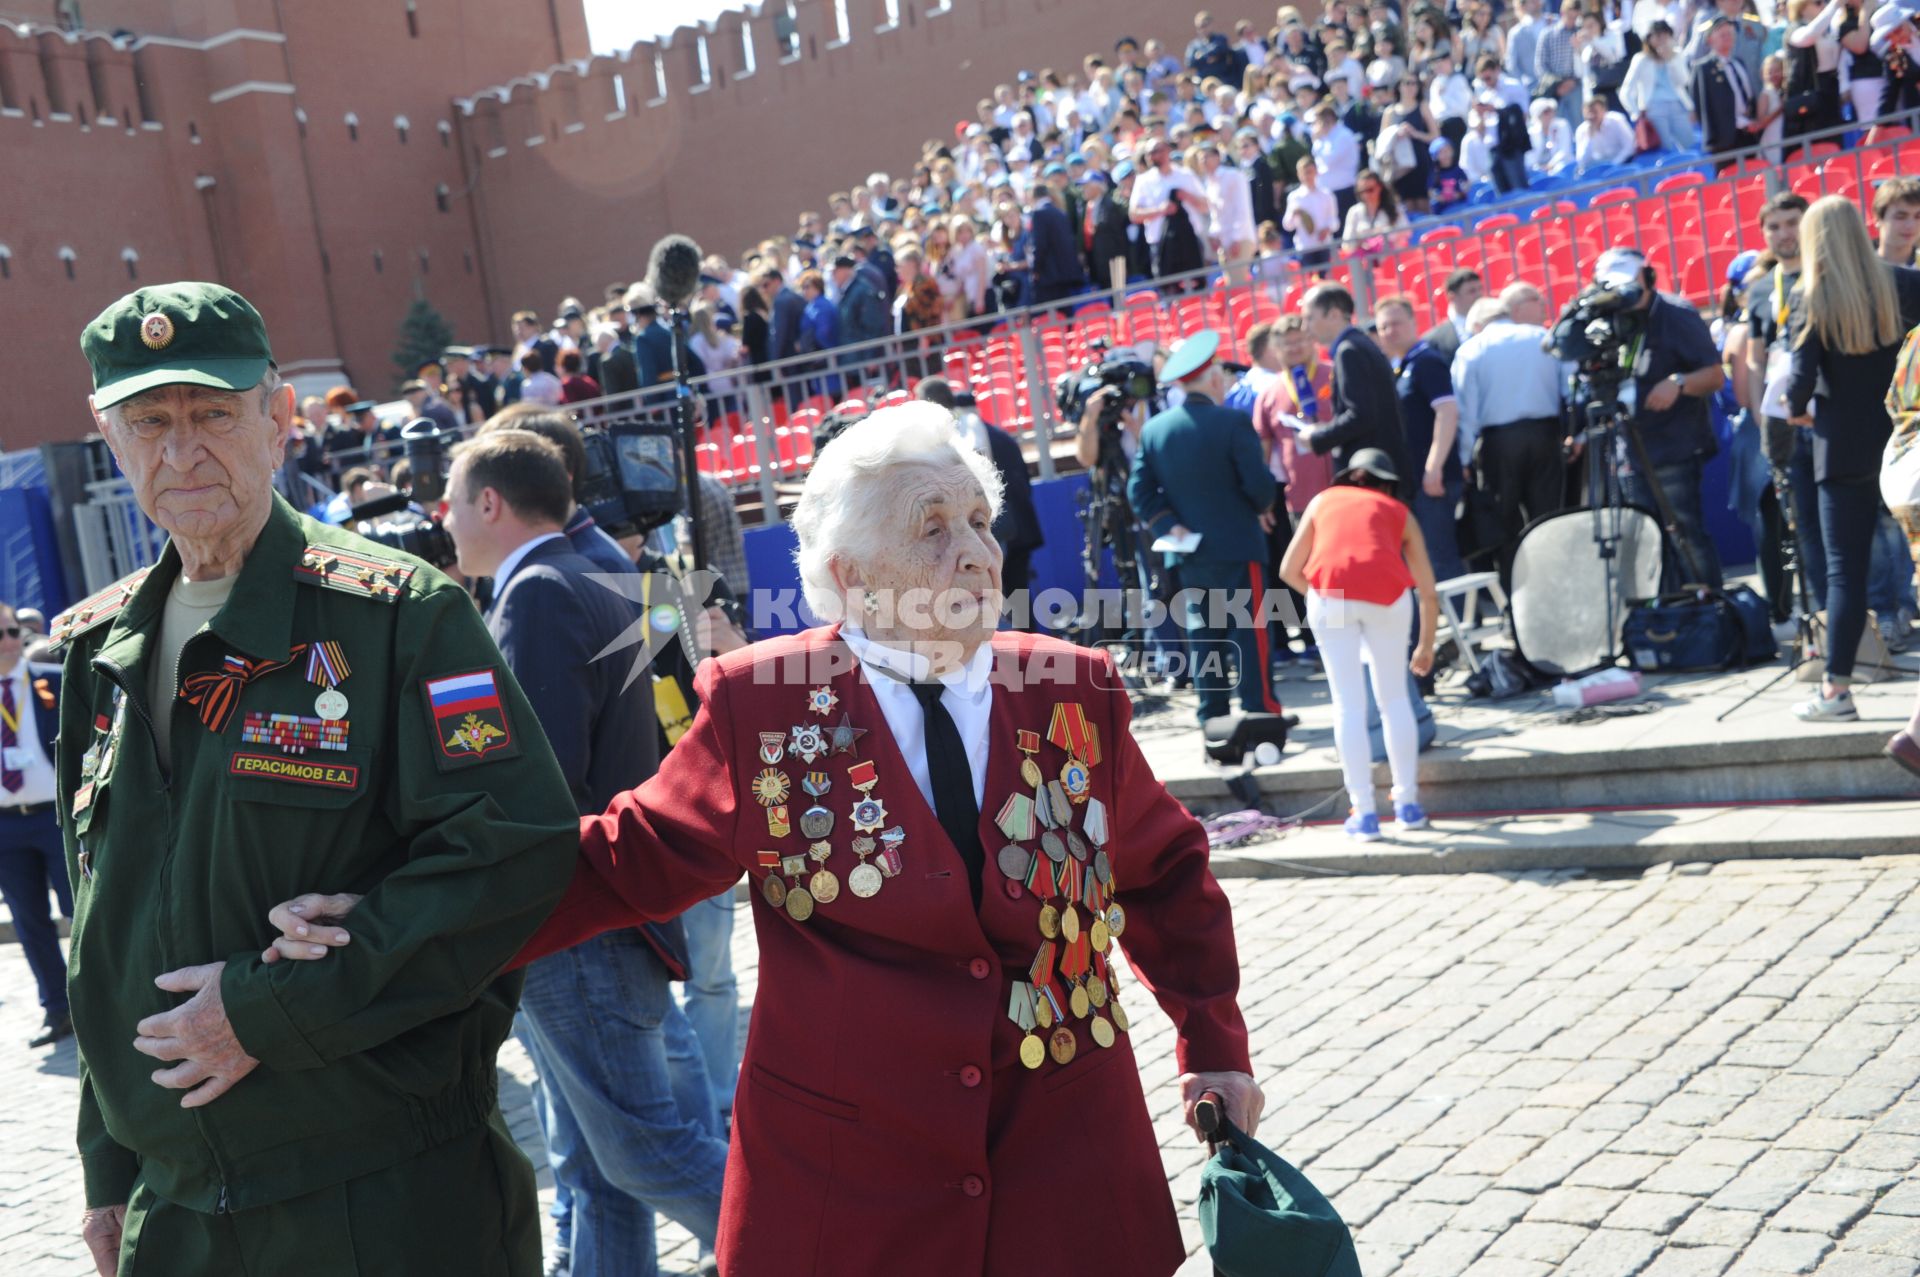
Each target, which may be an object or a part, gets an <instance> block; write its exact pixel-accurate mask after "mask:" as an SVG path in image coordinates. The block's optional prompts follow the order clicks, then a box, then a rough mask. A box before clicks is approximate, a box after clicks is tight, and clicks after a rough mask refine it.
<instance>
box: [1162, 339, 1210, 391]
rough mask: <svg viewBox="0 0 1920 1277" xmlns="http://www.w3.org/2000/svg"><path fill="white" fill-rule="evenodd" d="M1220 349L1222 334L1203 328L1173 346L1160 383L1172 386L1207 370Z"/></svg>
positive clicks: (1163, 368)
mask: <svg viewBox="0 0 1920 1277" xmlns="http://www.w3.org/2000/svg"><path fill="white" fill-rule="evenodd" d="M1219 349H1220V334H1219V333H1216V332H1214V331H1213V330H1212V329H1210V328H1202V329H1201V330H1200V331H1199V332H1197V333H1194V334H1193V335H1192V336H1190V337H1188V338H1187V339H1186V340H1185V341H1183V342H1181V343H1180V344H1179V345H1177V346H1175V347H1174V348H1173V353H1172V354H1171V355H1168V356H1167V362H1166V365H1165V366H1164V367H1162V368H1161V369H1160V384H1161V385H1163V386H1171V385H1173V384H1174V383H1175V382H1176V381H1185V380H1186V379H1187V378H1189V377H1192V376H1195V375H1197V374H1199V373H1202V372H1205V371H1206V369H1207V365H1208V364H1210V363H1212V362H1213V357H1214V355H1215V354H1216V353H1217V352H1218V351H1219Z"/></svg>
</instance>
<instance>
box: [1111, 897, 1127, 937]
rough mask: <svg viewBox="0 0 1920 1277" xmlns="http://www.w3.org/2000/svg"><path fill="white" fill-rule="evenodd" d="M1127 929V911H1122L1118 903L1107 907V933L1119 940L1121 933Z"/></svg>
mask: <svg viewBox="0 0 1920 1277" xmlns="http://www.w3.org/2000/svg"><path fill="white" fill-rule="evenodd" d="M1126 929H1127V911H1126V910H1125V909H1122V908H1121V907H1120V905H1119V903H1118V902H1117V901H1116V902H1115V903H1113V904H1110V905H1108V906H1107V931H1108V932H1109V933H1110V934H1111V935H1112V936H1113V938H1114V939H1116V940H1118V939H1119V938H1120V933H1121V932H1123V931H1125V930H1126Z"/></svg>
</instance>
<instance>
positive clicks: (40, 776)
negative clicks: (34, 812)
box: [0, 659, 55, 808]
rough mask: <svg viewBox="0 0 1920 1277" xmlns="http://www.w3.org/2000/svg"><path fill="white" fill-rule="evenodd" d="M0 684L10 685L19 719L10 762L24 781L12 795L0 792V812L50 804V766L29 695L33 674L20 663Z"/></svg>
mask: <svg viewBox="0 0 1920 1277" xmlns="http://www.w3.org/2000/svg"><path fill="white" fill-rule="evenodd" d="M0 683H11V684H13V710H14V713H16V714H17V715H19V717H20V722H19V725H18V726H17V727H16V728H15V729H14V739H15V740H16V741H18V742H19V743H18V744H17V745H16V746H15V747H14V748H16V749H18V750H19V751H20V752H19V753H18V754H16V755H15V756H14V757H13V758H12V759H9V760H7V761H9V762H12V763H13V764H14V766H15V767H16V768H18V769H19V771H20V774H21V775H22V776H23V777H25V779H24V780H23V781H22V782H21V785H20V788H19V790H18V791H17V792H15V793H8V792H7V791H6V790H4V789H0V808H5V807H23V806H25V805H26V804H28V803H50V802H52V801H53V795H54V785H55V781H54V775H53V764H52V763H50V762H48V761H47V750H46V749H45V747H44V746H43V744H42V742H41V740H40V721H39V719H37V718H36V717H35V716H34V712H33V707H34V705H35V703H36V702H35V700H34V691H33V672H32V671H31V670H29V669H28V668H27V662H26V661H25V660H24V659H22V660H21V661H20V663H19V664H18V665H15V666H14V667H13V673H11V674H9V675H7V676H6V677H5V678H0Z"/></svg>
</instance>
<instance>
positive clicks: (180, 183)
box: [0, 0, 1190, 450]
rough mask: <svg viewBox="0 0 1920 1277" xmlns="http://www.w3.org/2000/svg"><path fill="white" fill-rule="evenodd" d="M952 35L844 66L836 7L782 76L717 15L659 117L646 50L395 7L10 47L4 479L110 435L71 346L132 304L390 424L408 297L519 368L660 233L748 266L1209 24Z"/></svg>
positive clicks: (1021, 22)
mask: <svg viewBox="0 0 1920 1277" xmlns="http://www.w3.org/2000/svg"><path fill="white" fill-rule="evenodd" d="M28 2H29V0H22V3H23V4H25V3H28ZM934 3H935V0H900V6H899V7H900V9H901V13H902V21H901V23H900V25H899V26H898V27H896V28H892V29H888V30H876V27H877V26H878V25H879V24H880V23H881V21H882V19H883V15H884V13H885V6H884V4H883V3H882V0H849V3H848V9H849V12H850V15H851V19H852V30H851V32H850V36H849V38H848V39H847V40H846V41H845V42H844V43H841V42H839V41H838V39H837V31H836V29H835V22H834V8H833V3H832V0H798V2H797V9H798V17H799V29H800V32H801V53H800V55H799V56H798V57H796V58H794V59H792V60H791V61H783V60H782V59H781V57H780V56H779V53H780V51H779V50H777V49H776V48H775V47H774V38H773V24H772V19H771V16H769V17H768V18H767V19H766V20H764V21H763V20H760V19H756V18H753V17H751V16H750V15H742V14H739V13H734V14H730V15H727V16H726V17H724V18H723V19H722V20H721V21H720V23H719V24H718V26H717V27H716V29H715V30H714V31H713V32H712V33H711V34H709V36H708V45H709V62H710V65H711V67H712V70H713V83H712V84H711V86H710V87H705V88H699V87H698V86H697V81H696V71H695V65H696V64H695V43H696V40H695V33H694V32H691V31H686V30H683V31H680V32H678V33H676V35H675V37H674V38H673V39H671V40H669V41H667V42H665V43H664V44H663V45H662V46H661V47H660V49H659V52H660V53H661V55H662V62H663V66H664V69H665V77H666V81H667V83H666V93H665V96H664V98H662V99H660V100H659V101H655V100H654V99H655V98H656V96H657V95H656V87H655V76H654V69H653V68H654V53H655V46H653V45H651V44H647V45H641V46H638V47H636V48H635V49H634V50H632V51H631V52H630V53H629V54H628V55H626V56H625V57H622V58H594V59H592V60H590V61H588V60H586V59H585V53H586V25H585V18H584V11H583V8H582V0H417V2H416V5H415V8H414V23H413V27H412V28H411V32H410V30H409V27H408V24H407V6H406V3H405V0H331V2H330V3H326V4H321V3H311V2H308V0H300V2H298V3H287V2H286V0H282V2H281V3H278V4H276V3H274V0H86V2H85V4H84V5H83V8H82V13H83V17H84V19H85V21H86V23H87V25H88V27H90V28H99V29H102V30H108V29H114V28H119V27H125V28H127V29H130V30H132V31H133V32H135V34H136V35H138V36H147V37H153V36H159V37H164V38H162V39H153V38H148V39H144V40H138V41H136V42H134V43H133V44H132V45H131V47H127V46H125V45H120V44H116V43H115V42H113V41H110V40H108V39H106V38H105V37H102V36H84V37H66V36H62V35H60V34H57V33H54V32H51V31H46V30H40V29H31V30H29V31H28V32H27V33H26V34H22V33H21V32H19V31H18V30H16V29H15V28H13V27H10V26H5V25H0V172H4V173H5V174H7V175H8V178H9V179H10V180H7V181H0V245H5V246H6V248H7V249H8V250H9V251H10V253H11V256H10V257H9V258H8V259H7V265H6V274H7V277H6V278H4V279H0V314H4V315H6V317H7V321H8V322H7V325H6V337H5V340H3V341H0V385H4V386H6V388H7V395H6V398H5V400H4V401H0V450H9V449H15V448H20V447H24V446H28V445H30V444H33V443H36V442H39V441H42V440H47V439H62V438H77V437H79V436H80V435H82V434H85V433H86V432H87V431H89V430H90V429H91V428H92V421H91V419H90V418H89V417H88V416H87V414H86V412H85V408H84V400H85V395H86V393H87V390H88V381H87V371H86V366H85V363H84V362H83V361H82V360H81V359H80V356H79V352H78V349H77V346H78V336H79V332H80V329H81V327H82V326H83V325H84V324H85V323H86V321H87V320H89V319H90V318H92V317H93V316H94V315H95V314H97V313H98V312H99V311H100V310H101V309H102V308H104V307H105V306H106V305H107V304H108V303H110V302H111V301H113V300H114V298H116V297H118V296H120V295H121V294H122V293H124V292H126V291H128V290H129V289H131V288H134V287H137V286H139V285H140V284H143V283H158V282H163V281H168V280H174V279H181V278H216V279H220V280H223V281H224V282H227V283H230V284H232V285H233V286H235V287H237V288H239V289H240V290H241V291H243V292H245V293H246V294H247V295H248V297H249V298H251V299H252V300H253V301H254V302H255V304H257V305H258V306H259V307H260V309H261V312H262V313H263V314H264V315H265V316H266V319H267V322H268V325H269V331H270V333H271V334H272V337H273V342H274V349H275V354H276V355H277V356H278V357H279V359H280V360H281V362H282V364H283V365H285V366H286V367H287V369H288V372H289V374H290V375H291V376H293V377H294V378H295V379H296V381H299V380H302V379H306V380H313V381H320V382H322V383H324V382H326V381H331V380H332V379H333V378H334V377H335V376H337V375H338V373H339V370H340V369H342V368H344V369H345V370H346V372H347V374H349V375H350V377H351V379H352V380H353V381H354V383H355V384H356V385H357V386H358V387H359V388H360V389H361V390H362V391H363V392H364V393H368V394H385V393H387V392H388V391H390V390H391V389H392V387H393V385H394V379H395V370H394V369H393V367H392V365H391V362H390V359H391V352H392V348H393V345H394V341H395V337H396V334H397V330H398V326H399V323H400V319H401V316H402V315H403V314H404V313H405V311H406V308H407V306H408V304H409V303H410V302H411V300H412V299H413V298H414V297H415V296H416V295H418V296H425V297H426V298H428V299H429V300H430V301H432V302H433V303H434V304H435V305H436V306H437V307H438V308H439V309H440V310H441V311H442V312H443V313H444V314H445V315H446V316H447V317H448V319H449V320H450V321H451V322H452V324H453V326H454V330H455V333H456V335H457V337H458V339H459V340H461V341H463V342H477V341H482V340H488V339H494V340H501V339H504V338H505V337H506V336H507V334H506V331H505V329H506V317H507V315H508V314H509V313H510V312H511V311H513V310H515V309H518V308H520V307H532V308H534V309H536V310H539V311H540V312H541V313H542V314H544V315H551V314H552V313H553V310H554V307H555V304H556V303H557V302H558V301H559V299H560V298H561V297H562V296H565V295H568V294H576V295H578V296H580V297H582V298H584V299H586V300H588V301H589V303H591V302H593V301H596V300H598V299H599V297H600V295H601V290H602V288H603V287H604V286H605V285H606V284H607V283H608V282H610V281H614V280H620V281H626V282H630V281H632V280H634V279H637V278H639V277H641V276H642V275H643V274H644V271H645V267H646V258H647V253H648V250H649V248H650V247H651V245H652V243H653V241H654V240H655V239H657V238H658V237H659V236H661V235H663V234H666V233H668V232H669V231H683V232H686V233H690V234H692V235H694V236H695V237H696V238H698V239H699V240H700V241H701V242H702V243H703V244H704V245H706V246H708V247H709V248H710V249H712V250H714V251H719V252H724V253H727V254H728V255H730V256H731V255H734V254H737V253H738V251H739V250H740V248H741V247H742V246H743V245H745V244H747V243H749V242H751V241H753V240H756V239H758V238H760V237H762V236H764V235H766V234H769V233H772V232H776V231H783V230H789V229H790V228H791V227H792V226H793V223H794V218H795V215H796V214H797V213H798V212H800V211H801V209H803V208H808V207H816V208H817V207H821V206H822V205H823V204H824V198H823V197H824V196H825V195H826V194H827V192H828V191H830V190H832V189H835V188H844V187H845V186H847V185H848V184H849V183H850V182H851V181H853V180H856V179H858V178H860V177H862V176H864V175H865V174H866V173H868V172H870V171H871V170H873V169H885V170H887V171H889V172H894V173H902V172H905V171H906V170H907V168H908V166H909V165H910V163H911V162H912V160H913V159H914V157H915V156H916V155H917V154H918V153H919V149H920V144H921V142H922V141H923V140H924V139H926V138H928V137H934V136H940V137H951V136H952V132H953V124H954V122H955V121H956V120H958V119H961V118H964V117H967V116H970V115H971V113H972V109H973V104H974V102H975V101H976V100H978V99H979V98H980V97H981V96H983V95H985V94H987V93H988V92H990V90H991V89H992V87H993V85H994V84H995V83H997V82H1001V81H1005V80H1009V79H1010V78H1011V77H1012V75H1013V74H1014V72H1015V71H1017V70H1018V69H1020V68H1022V67H1027V68H1032V69H1036V70H1037V69H1039V68H1040V67H1043V66H1049V65H1050V66H1056V67H1060V68H1068V67H1077V65H1078V64H1079V61H1080V58H1081V57H1082V56H1083V55H1084V54H1085V53H1088V52H1091V51H1095V50H1108V49H1111V48H1112V44H1113V39H1114V37H1115V36H1116V35H1117V34H1119V33H1122V32H1127V33H1131V34H1134V35H1136V36H1138V37H1140V38H1142V39H1145V38H1146V37H1148V36H1150V35H1156V34H1158V35H1161V36H1162V37H1165V38H1169V39H1170V40H1179V39H1182V38H1183V37H1184V35H1185V33H1186V31H1187V29H1188V23H1189V22H1190V13H1189V12H1188V11H1187V9H1186V8H1184V7H1182V8H1178V9H1176V8H1173V7H1170V6H1168V5H1166V4H1165V3H1163V2H1159V0H954V8H953V10H952V11H951V12H946V13H940V14H936V15H933V16H929V14H928V12H927V9H928V7H929V6H930V5H932V4H934ZM47 7H48V9H49V12H51V4H50V3H49V4H48V6H47ZM766 7H767V9H768V10H769V15H770V14H771V10H772V9H773V8H774V7H775V6H774V4H769V5H767V6H766ZM282 20H284V21H285V23H286V27H285V29H284V30H282V29H281V27H280V23H281V21H282ZM743 23H744V24H745V25H746V26H747V29H748V30H750V31H751V33H752V37H753V39H754V42H755V47H756V53H757V71H756V73H755V74H754V75H752V76H751V77H744V78H743V77H741V76H740V75H739V74H738V72H739V70H740V68H741V65H742V54H741V30H742V25H743ZM236 31H252V32H260V33H264V38H260V37H245V38H235V37H234V36H233V35H232V33H234V32H236ZM566 59H580V60H579V61H578V62H574V63H569V62H566V61H565V60H566ZM556 66H557V69H556ZM616 76H617V77H620V80H621V82H622V83H623V84H624V87H625V94H626V110H625V111H624V112H620V111H617V110H616V105H615V102H616V92H615V77H616ZM288 86H291V92H289V91H288ZM490 89H491V90H492V91H489V90H490ZM502 94H504V95H505V100H504V101H503V100H502ZM215 99H219V100H217V101H216V100H215ZM349 112H351V113H352V114H353V115H354V116H355V117H356V119H357V121H358V127H357V135H352V136H350V132H349V129H348V126H347V123H346V117H347V115H348V113H349ZM36 116H37V120H36ZM399 116H404V117H405V118H406V120H407V123H408V128H407V135H406V138H405V140H404V141H402V139H401V137H400V135H399V131H398V129H397V128H396V126H395V119H396V117H399ZM62 117H65V118H62ZM610 117H612V118H610ZM108 120H111V121H112V122H111V123H109V122H108ZM443 122H444V123H445V124H446V125H447V132H446V134H445V135H444V136H445V142H444V143H443V140H442V138H443V134H442V132H441V129H440V125H441V124H442V123H443ZM196 138H197V139H198V140H197V141H196V140H195V139H196ZM536 138H537V139H539V141H537V142H535V141H534V139H536ZM209 180H210V182H209ZM442 187H444V188H445V197H444V200H445V211H442V210H441V207H440V205H441V199H440V196H439V191H440V188H442ZM63 247H70V248H71V249H72V250H73V252H74V261H73V274H72V278H71V279H69V278H68V275H67V269H66V265H65V264H64V263H63V261H62V260H61V258H60V256H59V250H60V249H61V248H63ZM126 248H132V249H134V250H135V251H136V252H137V253H138V255H139V258H138V264H137V279H134V278H129V275H128V270H127V267H126V265H125V263H124V262H123V261H122V259H121V254H122V250H124V249H126ZM423 253H424V259H423V256H422V254H423ZM376 254H378V259H377V260H378V263H379V265H378V268H376Z"/></svg>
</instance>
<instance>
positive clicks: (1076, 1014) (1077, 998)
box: [787, 896, 1091, 1020]
mask: <svg viewBox="0 0 1920 1277" xmlns="http://www.w3.org/2000/svg"><path fill="white" fill-rule="evenodd" d="M787 899H788V900H789V901H791V900H792V899H793V897H792V896H788V897H787ZM1067 1005H1068V1006H1069V1007H1071V1008H1072V1009H1073V1018H1074V1019H1076V1020H1084V1019H1086V1018H1087V1012H1088V1011H1089V1010H1091V1008H1090V1007H1089V1006H1088V1003H1087V991H1086V990H1085V989H1083V988H1081V987H1080V986H1079V985H1077V984H1076V985H1074V986H1073V993H1072V994H1071V995H1069V996H1068V998H1067Z"/></svg>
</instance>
